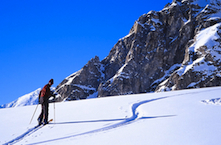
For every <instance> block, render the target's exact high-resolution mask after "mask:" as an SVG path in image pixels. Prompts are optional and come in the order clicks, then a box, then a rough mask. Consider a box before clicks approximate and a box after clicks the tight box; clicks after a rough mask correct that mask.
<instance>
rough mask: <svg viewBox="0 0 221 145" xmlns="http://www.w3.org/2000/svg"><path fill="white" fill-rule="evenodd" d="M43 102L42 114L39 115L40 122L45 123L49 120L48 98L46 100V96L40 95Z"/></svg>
mask: <svg viewBox="0 0 221 145" xmlns="http://www.w3.org/2000/svg"><path fill="white" fill-rule="evenodd" d="M40 103H41V114H40V115H39V117H38V122H39V124H41V123H42V121H44V123H47V122H48V100H45V99H44V97H40ZM43 119H44V120H43Z"/></svg>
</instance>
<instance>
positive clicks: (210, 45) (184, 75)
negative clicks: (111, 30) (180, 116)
mask: <svg viewBox="0 0 221 145" xmlns="http://www.w3.org/2000/svg"><path fill="white" fill-rule="evenodd" d="M220 29H221V1H220V0H173V1H172V3H169V4H167V5H166V6H165V7H164V8H163V9H162V10H161V11H150V12H148V13H147V14H144V15H142V16H141V17H140V18H139V19H138V20H136V21H135V23H134V25H133V26H132V28H131V30H130V32H129V34H128V35H126V36H125V37H123V38H121V39H120V40H118V42H117V43H116V44H115V45H114V47H113V48H112V49H111V51H110V53H109V55H108V56H107V57H106V58H105V59H103V60H101V61H100V60H99V58H98V57H95V58H93V59H91V60H90V61H89V62H88V63H87V64H86V65H85V66H84V67H83V68H82V69H81V70H79V71H78V72H75V73H73V74H72V75H70V76H68V77H67V78H65V79H64V80H63V81H62V82H61V83H60V84H59V85H58V86H57V87H56V91H57V92H58V93H59V94H60V95H61V96H60V97H59V98H58V100H57V101H63V100H78V99H85V98H87V97H88V96H91V95H92V96H98V97H106V96H116V95H125V94H139V93H149V92H161V91H171V90H181V89H188V88H202V87H210V86H220V85H221V65H220V63H221V37H220V36H221V30H220Z"/></svg>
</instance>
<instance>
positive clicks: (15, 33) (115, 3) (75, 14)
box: [0, 0, 172, 105]
mask: <svg viewBox="0 0 221 145" xmlns="http://www.w3.org/2000/svg"><path fill="white" fill-rule="evenodd" d="M169 2H172V0H155V1H154V0H153V1H149V0H136V1H135V0H133V1H132V0H90V1H89V0H78V1H76V0H10V1H8V0H1V1H0V21H1V22H0V69H1V70H0V105H1V104H5V103H9V102H11V101H14V100H15V99H17V98H18V97H20V96H22V95H25V94H27V93H30V92H32V91H34V90H36V89H38V88H41V87H43V86H44V85H45V84H46V83H48V81H49V79H51V78H53V79H54V80H55V83H54V85H53V86H54V87H56V86H57V85H58V84H59V83H60V82H61V81H62V80H63V79H64V78H66V77H67V76H69V75H70V74H72V73H74V72H76V71H78V70H80V69H81V68H82V67H83V66H84V65H85V64H86V63H87V62H88V61H89V60H90V59H91V58H93V57H94V56H95V55H97V56H99V57H100V60H102V59H104V58H105V57H106V56H107V55H108V54H109V51H110V50H111V48H112V47H113V46H114V44H115V43H117V41H118V40H119V39H120V38H122V37H124V36H126V35H127V34H128V33H129V31H130V29H131V27H132V26H133V24H134V22H135V21H136V20H137V19H138V18H139V17H140V16H141V15H142V14H145V13H148V12H149V11H150V10H156V11H159V10H162V9H163V8H164V6H165V5H166V4H167V3H169Z"/></svg>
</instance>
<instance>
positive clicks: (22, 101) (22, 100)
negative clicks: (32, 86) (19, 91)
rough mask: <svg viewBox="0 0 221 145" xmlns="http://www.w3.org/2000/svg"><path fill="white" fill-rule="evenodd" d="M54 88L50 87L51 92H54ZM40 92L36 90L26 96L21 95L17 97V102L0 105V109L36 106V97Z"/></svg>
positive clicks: (39, 89)
mask: <svg viewBox="0 0 221 145" xmlns="http://www.w3.org/2000/svg"><path fill="white" fill-rule="evenodd" d="M54 90H55V87H51V91H54ZM40 91H41V88H38V89H37V90H35V91H33V92H31V93H28V94H26V95H23V96H21V97H19V98H18V99H17V100H15V101H12V102H10V103H7V104H4V105H0V109H1V108H11V107H22V106H28V105H36V104H38V95H39V93H40Z"/></svg>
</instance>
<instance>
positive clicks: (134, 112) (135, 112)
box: [31, 96, 176, 145]
mask: <svg viewBox="0 0 221 145" xmlns="http://www.w3.org/2000/svg"><path fill="white" fill-rule="evenodd" d="M170 97H171V96H170ZM166 98H168V97H161V98H156V99H151V100H145V101H141V102H138V103H135V104H133V105H132V107H131V110H132V116H131V117H129V118H125V119H113V120H100V121H117V120H123V121H121V122H119V123H116V124H113V125H110V126H107V127H103V128H99V129H95V130H92V131H88V132H84V133H80V134H75V135H70V136H65V137H61V138H56V139H51V140H47V141H42V142H37V143H31V144H32V145H37V144H43V143H48V142H54V141H59V140H64V139H69V138H73V137H78V136H83V135H88V134H92V133H97V132H103V131H107V130H111V129H114V128H118V127H121V126H123V125H127V124H130V123H132V122H134V121H137V120H139V119H154V118H161V117H173V116H176V115H166V116H153V117H139V116H138V115H139V113H140V112H139V111H138V110H137V108H138V107H139V106H141V105H143V104H146V103H149V102H152V101H157V100H161V99H166ZM82 122H98V120H97V121H82ZM69 123H71V122H69ZM76 123H80V121H79V122H76ZM55 124H59V123H55ZM61 124H62V123H61Z"/></svg>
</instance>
